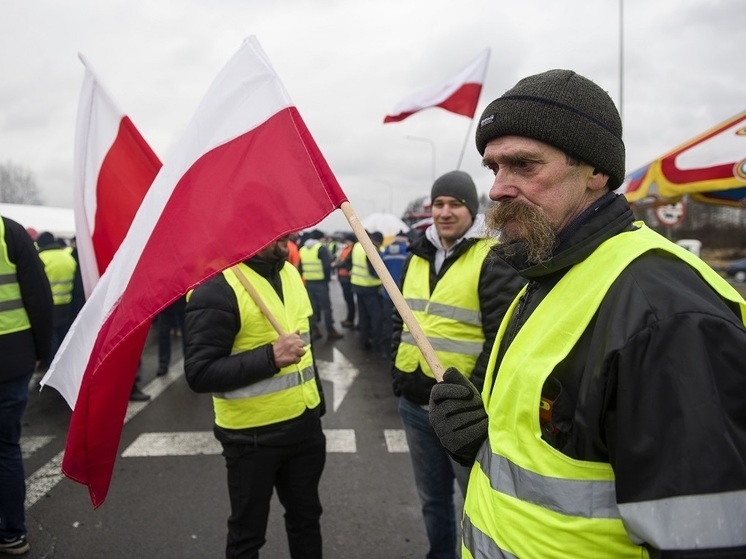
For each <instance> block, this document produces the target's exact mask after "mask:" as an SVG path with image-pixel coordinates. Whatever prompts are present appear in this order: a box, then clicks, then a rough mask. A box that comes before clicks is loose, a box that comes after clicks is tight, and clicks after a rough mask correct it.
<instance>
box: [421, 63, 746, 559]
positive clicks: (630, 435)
mask: <svg viewBox="0 0 746 559" xmlns="http://www.w3.org/2000/svg"><path fill="white" fill-rule="evenodd" d="M479 122H480V125H479V127H478V130H477V134H476V140H477V148H478V150H479V152H480V153H481V154H482V155H483V162H484V165H485V166H486V167H488V168H489V169H491V170H492V171H493V172H494V174H495V179H494V183H493V185H492V189H491V190H490V198H491V199H492V200H494V201H495V202H496V205H495V206H494V207H493V210H492V211H491V212H490V214H489V215H488V222H489V224H490V226H491V227H492V228H494V229H497V230H500V231H501V239H502V241H503V242H502V244H500V245H497V246H496V247H495V249H494V253H495V254H497V255H499V256H501V257H502V258H504V259H505V260H506V261H507V262H509V263H510V264H511V265H512V266H513V267H514V268H515V269H516V270H517V271H518V272H519V273H520V274H521V276H522V277H524V278H525V279H526V280H528V285H527V288H526V289H525V291H524V292H522V293H521V294H520V296H519V298H518V299H517V301H516V303H515V306H514V307H513V308H512V310H511V313H510V314H509V315H508V316H507V317H506V319H505V322H504V324H503V325H502V326H501V329H500V332H501V334H500V335H499V336H498V338H497V340H496V341H495V348H494V350H493V353H492V359H491V363H490V366H489V368H488V371H487V377H486V379H485V383H484V388H483V389H482V391H481V395H480V393H479V390H478V389H477V388H475V387H474V386H472V385H471V383H469V382H468V380H467V379H466V378H465V377H464V376H463V375H461V374H460V372H459V371H457V370H455V369H453V370H447V371H446V373H445V375H444V382H443V383H440V384H438V385H437V386H436V387H435V388H434V389H433V391H432V394H431V401H430V420H431V422H432V425H433V427H434V428H435V430H436V432H437V433H438V435H439V437H440V439H441V441H442V442H443V444H444V446H445V447H446V448H447V449H448V450H449V452H450V453H451V454H452V455H453V456H454V457H456V458H457V459H458V460H459V461H460V462H461V463H463V464H473V468H472V474H471V478H470V483H469V488H468V492H467V496H466V502H465V505H464V521H463V528H464V534H463V549H462V552H463V556H464V557H488V556H489V557H507V556H509V557H542V558H555V557H575V558H581V559H583V558H595V557H601V556H603V557H654V558H663V559H671V558H677V559H684V558H693V557H697V558H698V559H703V558H721V559H722V558H735V557H746V524H744V522H745V520H744V519H746V372H745V369H744V363H743V356H744V350H745V349H746V328H744V315H745V311H746V302H744V300H743V299H742V298H741V297H740V296H739V295H738V293H737V292H736V291H735V290H734V289H733V288H732V287H731V286H730V285H729V284H728V283H727V282H726V281H725V280H724V279H722V278H721V277H720V276H719V275H718V274H717V273H716V272H714V271H713V270H712V269H711V268H710V267H709V266H707V265H706V264H705V263H704V262H702V261H701V260H699V258H697V257H696V256H694V255H693V254H692V253H690V252H688V251H686V250H684V249H682V248H681V247H678V246H677V245H675V244H673V243H671V242H669V241H667V240H666V239H665V238H663V237H661V236H660V235H658V234H656V233H655V232H653V231H651V230H650V229H649V228H647V227H646V226H645V225H644V224H643V223H641V222H635V221H634V218H633V214H632V211H631V209H630V207H629V205H628V203H627V201H626V200H625V198H624V197H623V196H621V195H618V194H616V193H615V192H614V190H615V189H617V188H618V187H619V186H620V185H621V184H622V182H623V180H624V165H625V162H624V159H625V158H624V151H625V149H624V143H623V141H622V123H621V119H620V116H619V113H618V111H617V110H616V108H615V106H614V104H613V102H612V100H611V98H610V97H609V96H608V94H607V93H606V92H604V91H603V90H602V89H601V88H600V87H598V86H597V85H596V84H594V83H593V82H592V81H590V80H588V79H586V78H584V77H582V76H580V75H578V74H576V73H575V72H572V71H569V70H551V71H548V72H545V73H542V74H538V75H535V76H530V77H528V78H525V79H523V80H521V81H519V82H518V84H517V85H516V86H515V87H514V88H513V89H511V90H509V91H507V92H506V93H505V94H504V95H503V96H501V97H499V98H498V99H496V100H495V101H493V102H492V103H491V104H490V105H489V106H488V107H487V108H486V109H485V111H484V114H483V115H482V117H481V119H480V120H479Z"/></svg>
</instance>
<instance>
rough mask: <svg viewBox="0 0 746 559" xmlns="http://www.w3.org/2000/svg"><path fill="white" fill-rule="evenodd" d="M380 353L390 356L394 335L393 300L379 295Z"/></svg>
mask: <svg viewBox="0 0 746 559" xmlns="http://www.w3.org/2000/svg"><path fill="white" fill-rule="evenodd" d="M381 309H382V311H381V354H382V355H385V356H386V357H388V358H389V359H390V358H391V338H392V337H393V335H394V302H393V301H392V300H391V299H390V298H389V297H385V296H384V297H381Z"/></svg>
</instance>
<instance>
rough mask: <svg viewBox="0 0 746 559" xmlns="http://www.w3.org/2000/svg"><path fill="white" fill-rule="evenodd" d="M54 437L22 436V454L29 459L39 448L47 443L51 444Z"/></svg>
mask: <svg viewBox="0 0 746 559" xmlns="http://www.w3.org/2000/svg"><path fill="white" fill-rule="evenodd" d="M53 438H54V437H51V436H45V435H44V436H30V437H21V454H22V455H23V459H24V460H26V459H28V458H29V457H30V456H31V455H32V454H33V453H34V452H36V451H37V450H39V449H40V448H41V447H43V446H44V445H45V444H49V442H50V441H51V440H52V439H53Z"/></svg>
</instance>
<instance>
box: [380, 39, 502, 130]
mask: <svg viewBox="0 0 746 559" xmlns="http://www.w3.org/2000/svg"><path fill="white" fill-rule="evenodd" d="M489 58H490V49H489V48H488V49H485V50H484V51H483V52H482V53H481V54H480V55H479V56H478V57H477V58H476V59H475V60H474V61H473V62H472V63H471V64H469V65H468V66H467V67H466V68H464V69H463V70H461V71H460V72H459V73H458V74H456V75H454V76H451V77H450V78H448V79H446V80H445V81H443V82H441V83H439V84H438V85H436V86H434V87H428V88H425V89H421V90H420V91H418V92H417V93H415V94H413V95H410V96H409V97H407V98H406V99H402V100H401V101H400V102H399V103H398V104H397V105H396V107H394V110H393V112H392V113H391V114H389V115H386V118H384V119H383V122H384V124H385V123H387V122H399V121H402V120H404V119H405V118H407V117H408V116H410V115H412V114H414V113H416V112H418V111H421V110H423V109H429V108H431V107H440V108H441V109H445V110H447V111H451V112H453V113H456V114H460V115H463V116H468V117H469V118H473V117H474V113H475V111H476V110H477V103H478V102H479V94H480V93H481V92H482V86H483V85H484V77H485V76H486V74H487V63H488V62H489Z"/></svg>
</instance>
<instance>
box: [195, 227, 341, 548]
mask: <svg viewBox="0 0 746 559" xmlns="http://www.w3.org/2000/svg"><path fill="white" fill-rule="evenodd" d="M287 255H288V249H287V237H285V238H282V239H280V240H278V241H275V242H273V243H272V244H270V245H269V246H268V247H266V248H265V249H263V250H261V251H260V252H258V253H257V254H256V255H255V256H254V257H253V258H250V259H249V260H246V261H245V262H243V263H241V264H239V265H238V267H237V268H238V270H237V271H234V270H233V269H229V270H226V271H224V272H223V273H222V274H220V275H218V276H216V277H215V278H213V279H211V280H209V281H207V282H206V283H204V284H203V285H201V286H199V287H197V288H196V289H195V290H194V291H193V292H192V293H191V296H190V297H189V300H188V302H187V305H186V312H185V335H186V343H185V354H186V357H185V360H184V372H185V377H186V380H187V382H188V383H189V386H190V387H191V388H192V390H194V391H195V392H211V393H212V398H213V406H214V408H215V425H214V433H215V437H216V438H217V439H218V440H219V441H220V443H221V444H222V446H223V456H224V457H225V462H226V467H227V472H228V494H229V497H230V503H231V515H230V517H229V519H228V539H227V546H226V557H227V558H228V559H231V558H238V557H241V558H249V557H258V556H259V549H260V548H261V547H262V545H263V544H264V541H265V539H264V538H265V532H266V529H267V520H268V516H269V506H270V500H271V499H272V493H273V491H274V490H275V489H276V490H277V496H278V497H279V499H280V503H282V505H283V507H284V508H285V528H286V531H287V537H288V544H289V547H290V555H289V556H290V557H292V558H293V559H299V558H304V559H306V558H307V559H316V558H320V557H321V556H322V546H321V527H320V517H321V502H320V500H319V491H318V487H319V481H320V479H321V473H322V471H323V469H324V463H325V460H326V439H325V437H324V433H323V431H322V429H321V416H322V415H323V413H324V398H323V392H322V390H321V382H320V380H319V377H318V372H317V370H316V362H315V360H314V356H313V352H312V349H311V339H310V319H311V317H312V315H313V309H312V307H311V302H310V300H309V299H308V294H307V292H306V289H305V287H304V286H303V282H302V280H301V277H300V274H299V273H298V270H297V269H296V268H295V266H293V265H292V264H290V263H288V262H287V261H286V258H287ZM242 281H248V283H249V284H250V286H253V288H254V290H256V292H257V293H258V296H259V299H260V300H261V301H263V302H264V305H266V308H267V309H268V310H269V314H271V315H272V316H274V318H275V319H276V320H277V322H278V323H279V325H280V326H281V328H282V330H283V332H284V333H283V334H278V333H277V331H276V330H275V328H273V327H272V325H271V323H270V321H269V320H268V318H267V315H266V314H265V313H263V312H262V310H260V307H259V306H258V305H257V303H256V302H255V300H254V299H253V298H252V296H251V295H249V293H248V292H247V290H246V288H245V287H244V285H243V283H242Z"/></svg>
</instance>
